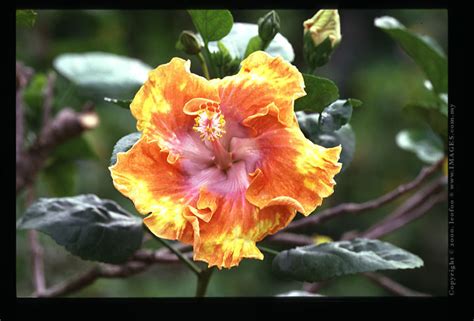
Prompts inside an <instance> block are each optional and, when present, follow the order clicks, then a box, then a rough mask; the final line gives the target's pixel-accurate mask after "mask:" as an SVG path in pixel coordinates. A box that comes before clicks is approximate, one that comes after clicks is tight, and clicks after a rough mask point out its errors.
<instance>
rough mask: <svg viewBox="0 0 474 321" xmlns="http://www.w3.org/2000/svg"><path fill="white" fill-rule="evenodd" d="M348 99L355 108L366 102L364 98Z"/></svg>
mask: <svg viewBox="0 0 474 321" xmlns="http://www.w3.org/2000/svg"><path fill="white" fill-rule="evenodd" d="M347 101H348V102H349V104H351V105H352V107H353V108H358V107H360V106H362V105H363V104H364V103H363V102H362V100H359V99H355V98H348V99H347Z"/></svg>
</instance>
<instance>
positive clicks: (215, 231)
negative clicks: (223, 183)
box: [193, 194, 296, 269]
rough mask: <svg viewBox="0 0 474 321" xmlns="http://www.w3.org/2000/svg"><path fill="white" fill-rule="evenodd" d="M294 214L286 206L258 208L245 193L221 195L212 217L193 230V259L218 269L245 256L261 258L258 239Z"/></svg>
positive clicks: (285, 222) (282, 224)
mask: <svg viewBox="0 0 474 321" xmlns="http://www.w3.org/2000/svg"><path fill="white" fill-rule="evenodd" d="M295 214H296V211H295V210H293V209H290V208H288V207H286V206H270V207H267V208H266V209H264V210H259V209H258V208H257V207H256V206H254V205H252V204H250V203H249V202H248V201H247V200H246V199H245V196H244V195H243V194H236V195H234V197H221V198H220V199H219V206H218V208H217V210H216V212H215V213H214V215H213V217H212V219H211V220H210V221H209V222H207V223H206V222H199V231H196V230H194V245H193V247H194V259H195V260H200V261H205V262H207V263H208V266H209V267H211V266H217V267H218V268H219V269H221V268H222V267H225V268H230V267H233V266H236V265H238V264H239V263H240V261H241V260H242V259H243V258H254V259H259V260H262V259H263V254H262V253H261V252H260V250H259V249H258V248H257V246H256V242H258V241H260V240H262V239H263V238H264V237H265V236H267V235H268V234H273V233H275V232H276V231H278V230H280V229H282V228H283V227H285V226H286V225H288V224H289V223H290V222H291V220H292V219H293V218H294V216H295Z"/></svg>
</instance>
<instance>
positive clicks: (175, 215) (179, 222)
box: [109, 137, 198, 239]
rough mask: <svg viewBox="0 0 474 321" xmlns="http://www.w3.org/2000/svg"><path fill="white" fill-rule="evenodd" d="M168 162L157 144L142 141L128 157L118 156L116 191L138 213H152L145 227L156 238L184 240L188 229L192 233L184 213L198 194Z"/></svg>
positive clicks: (113, 167) (114, 173) (115, 175)
mask: <svg viewBox="0 0 474 321" xmlns="http://www.w3.org/2000/svg"><path fill="white" fill-rule="evenodd" d="M167 158H168V153H167V152H163V151H161V150H160V148H159V146H158V144H157V143H156V142H150V143H149V142H147V141H146V139H145V138H143V137H142V138H141V139H140V140H139V141H138V142H137V143H136V144H135V145H134V146H133V147H132V148H131V149H130V150H128V151H127V152H126V153H119V154H117V163H116V164H115V165H114V166H111V167H110V168H109V169H110V172H111V174H112V179H113V183H114V186H115V188H116V189H117V190H119V191H120V192H121V193H122V194H123V195H125V196H126V197H128V198H130V199H131V200H132V201H133V203H134V205H135V207H136V209H137V210H138V212H140V213H141V214H149V213H151V214H150V215H149V216H147V217H146V218H145V219H144V223H145V224H146V225H147V226H148V228H149V229H150V230H151V231H152V232H153V233H154V234H155V235H157V236H159V237H162V238H166V239H180V238H182V236H183V233H184V232H185V230H186V229H188V230H189V229H191V231H192V227H191V225H190V224H189V223H188V221H187V220H186V219H185V217H184V216H183V212H184V211H185V210H186V208H187V206H188V204H189V203H190V202H191V201H193V200H194V199H196V198H197V196H198V191H192V190H190V189H189V188H186V185H185V177H184V176H183V175H182V173H181V171H180V170H178V169H177V167H176V166H174V165H172V164H170V163H169V162H168V161H167ZM188 232H189V231H188ZM188 234H189V233H188ZM188 238H189V237H188ZM191 239H192V237H191Z"/></svg>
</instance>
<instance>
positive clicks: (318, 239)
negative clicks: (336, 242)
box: [313, 234, 333, 245]
mask: <svg viewBox="0 0 474 321" xmlns="http://www.w3.org/2000/svg"><path fill="white" fill-rule="evenodd" d="M313 240H314V244H316V245H319V244H323V243H330V242H332V241H333V239H332V238H330V237H329V236H326V235H319V234H316V235H314V236H313Z"/></svg>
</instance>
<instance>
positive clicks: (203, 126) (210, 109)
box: [193, 102, 225, 142]
mask: <svg viewBox="0 0 474 321" xmlns="http://www.w3.org/2000/svg"><path fill="white" fill-rule="evenodd" d="M194 121H195V124H194V126H193V130H194V131H196V132H198V133H199V136H200V137H201V139H202V140H203V141H206V140H208V141H211V142H213V141H216V140H218V139H219V138H221V137H222V136H223V135H224V134H225V129H224V127H225V119H224V115H222V112H221V109H220V106H219V104H217V103H215V102H206V103H204V104H201V106H199V113H198V116H197V117H196V118H195V119H194Z"/></svg>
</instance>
